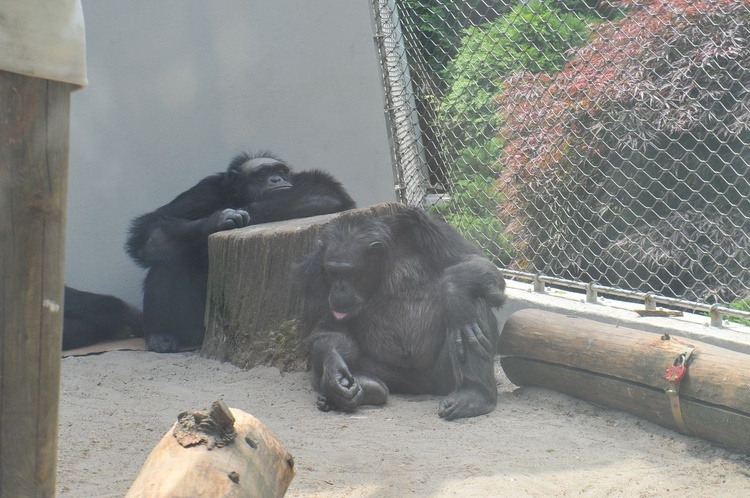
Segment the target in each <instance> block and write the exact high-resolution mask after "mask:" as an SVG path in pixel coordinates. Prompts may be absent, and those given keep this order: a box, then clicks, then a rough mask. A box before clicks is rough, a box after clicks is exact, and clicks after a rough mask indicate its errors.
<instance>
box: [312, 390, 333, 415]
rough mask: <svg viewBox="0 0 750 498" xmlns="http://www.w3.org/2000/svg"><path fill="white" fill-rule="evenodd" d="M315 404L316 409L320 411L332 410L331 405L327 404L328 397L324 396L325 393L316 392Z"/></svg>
mask: <svg viewBox="0 0 750 498" xmlns="http://www.w3.org/2000/svg"><path fill="white" fill-rule="evenodd" d="M315 406H317V407H318V410H320V411H321V412H330V411H331V410H333V407H332V406H331V405H329V404H328V398H326V395H325V394H318V401H317V402H316V403H315Z"/></svg>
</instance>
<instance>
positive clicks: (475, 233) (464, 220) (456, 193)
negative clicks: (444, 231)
mask: <svg viewBox="0 0 750 498" xmlns="http://www.w3.org/2000/svg"><path fill="white" fill-rule="evenodd" d="M499 197H500V196H499V193H498V191H497V188H496V187H495V185H494V183H493V182H491V181H490V180H488V179H487V178H486V177H484V176H481V175H477V174H468V175H466V176H465V177H463V178H462V179H461V180H458V181H456V183H455V188H454V190H453V193H452V194H451V200H450V202H448V203H446V204H442V205H438V206H435V207H433V209H432V210H433V212H435V213H436V214H437V215H439V216H440V217H441V218H443V219H444V220H445V221H447V222H448V223H450V224H451V225H453V226H454V227H455V228H456V229H457V230H458V231H459V232H461V234H462V235H464V237H466V238H468V239H469V240H472V241H474V242H475V243H477V244H478V245H479V246H480V247H482V248H483V249H484V252H485V256H487V257H488V258H490V259H491V260H492V261H494V262H495V263H496V264H498V265H508V264H510V262H511V261H512V260H513V257H514V256H515V250H514V249H513V245H512V244H511V242H510V240H509V239H507V238H505V237H504V236H502V235H499V234H502V233H503V231H504V230H503V226H502V225H501V224H500V221H499V220H498V219H497V216H495V212H496V209H497V205H498V203H499Z"/></svg>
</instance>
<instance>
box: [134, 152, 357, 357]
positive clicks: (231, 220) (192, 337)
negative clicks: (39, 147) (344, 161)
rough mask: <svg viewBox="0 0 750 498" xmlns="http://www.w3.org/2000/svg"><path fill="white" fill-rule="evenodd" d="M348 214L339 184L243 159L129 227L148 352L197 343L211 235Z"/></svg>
mask: <svg viewBox="0 0 750 498" xmlns="http://www.w3.org/2000/svg"><path fill="white" fill-rule="evenodd" d="M353 207H355V204H354V201H353V200H352V199H351V197H349V195H348V194H347V193H346V191H345V190H344V188H343V187H342V186H341V184H340V183H339V182H337V181H336V180H335V179H334V178H333V177H332V176H330V175H329V174H327V173H325V172H322V171H317V170H313V171H302V172H291V171H290V169H289V167H288V166H287V165H286V164H285V163H284V162H283V161H281V160H280V159H279V158H277V157H275V156H274V155H272V154H269V153H261V154H256V155H252V156H251V155H248V154H241V155H238V156H237V157H235V158H234V159H233V160H232V162H231V163H230V164H229V168H228V169H227V170H226V172H221V173H216V174H213V175H210V176H207V177H206V178H204V179H203V180H201V181H200V182H198V184H197V185H195V186H194V187H192V188H190V189H188V190H187V191H185V192H183V193H182V194H180V195H178V196H177V197H176V198H175V199H174V200H172V201H171V202H170V203H169V204H166V205H164V206H162V207H160V208H159V209H157V210H156V211H153V212H151V213H147V214H144V215H143V216H140V217H139V218H136V219H135V220H133V223H132V225H131V227H130V236H129V238H128V241H127V244H126V250H127V252H128V254H130V256H131V257H132V258H133V259H134V260H135V261H136V262H137V263H138V264H139V265H141V266H143V267H145V268H148V269H149V271H148V274H147V275H146V280H145V282H144V285H143V318H144V332H145V336H146V346H147V347H148V349H150V350H151V351H157V352H160V353H166V352H174V351H177V349H178V348H179V347H180V346H184V345H187V346H190V345H200V344H201V343H202V341H203V336H204V334H205V328H204V323H203V315H204V313H205V302H206V286H207V277H208V236H209V235H211V234H212V233H214V232H218V231H221V230H231V229H233V228H240V227H244V226H247V225H254V224H258V223H267V222H271V221H279V220H287V219H291V218H304V217H307V216H313V215H319V214H328V213H334V212H338V211H343V210H346V209H351V208H353ZM248 291H249V292H252V284H251V283H249V284H248Z"/></svg>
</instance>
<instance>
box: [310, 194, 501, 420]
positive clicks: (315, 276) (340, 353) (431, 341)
mask: <svg viewBox="0 0 750 498" xmlns="http://www.w3.org/2000/svg"><path fill="white" fill-rule="evenodd" d="M298 276H299V278H300V279H301V281H302V283H303V286H304V288H303V293H304V308H303V314H302V324H303V329H304V332H305V333H306V334H307V335H308V338H309V344H310V360H311V365H312V376H313V387H314V388H315V390H316V391H317V392H318V393H319V398H318V407H319V408H320V409H321V410H324V411H327V410H331V409H334V410H343V411H351V410H354V409H356V407H357V406H359V405H363V404H383V403H385V402H386V399H387V397H388V394H389V392H397V393H414V394H436V395H444V396H446V397H445V398H444V399H443V400H442V401H441V403H440V407H439V410H438V414H439V415H440V417H442V418H445V419H448V420H453V419H457V418H462V417H472V416H476V415H481V414H484V413H488V412H490V411H492V410H493V409H494V407H495V403H496V400H497V387H496V383H495V376H494V362H493V357H494V355H495V352H496V347H497V341H498V338H499V331H498V325H497V321H496V318H495V316H494V314H493V312H492V309H491V308H492V307H494V306H501V305H502V303H503V302H504V299H505V294H504V290H505V281H504V280H503V278H502V275H501V274H500V272H499V271H498V270H497V268H496V267H495V266H494V265H493V264H492V263H491V262H490V261H489V260H487V259H485V258H484V257H482V256H481V253H480V251H479V250H478V249H477V248H476V247H475V246H474V245H472V244H471V243H469V242H468V241H467V240H466V239H464V238H463V237H462V236H461V235H460V234H458V232H456V231H455V230H454V229H453V228H452V227H450V226H449V225H448V224H447V223H444V222H442V221H438V220H435V219H432V218H430V217H429V216H428V215H427V214H426V213H425V212H423V211H422V210H420V209H416V208H408V209H405V210H404V211H401V212H398V213H396V214H393V215H382V216H374V217H371V218H366V219H365V218H356V217H353V216H342V217H339V218H337V219H335V220H333V221H331V222H330V223H328V224H327V225H326V226H325V227H324V228H323V229H322V231H321V236H320V243H319V246H318V248H317V249H315V250H314V251H313V252H312V253H310V254H309V255H308V256H307V257H306V258H305V260H304V261H302V262H301V263H300V265H299V267H298Z"/></svg>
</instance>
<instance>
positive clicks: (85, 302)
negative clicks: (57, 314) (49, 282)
mask: <svg viewBox="0 0 750 498" xmlns="http://www.w3.org/2000/svg"><path fill="white" fill-rule="evenodd" d="M131 336H135V337H143V316H142V315H141V312H140V311H139V310H137V309H135V308H134V307H132V306H130V305H129V304H127V303H126V302H124V301H123V300H121V299H118V298H116V297H114V296H106V295H102V294H94V293H92V292H85V291H81V290H78V289H74V288H72V287H68V286H67V285H66V286H65V307H64V312H63V340H62V348H63V349H75V348H82V347H84V346H90V345H91V344H95V343H97V342H101V341H108V340H111V339H127V338H128V337H131Z"/></svg>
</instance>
